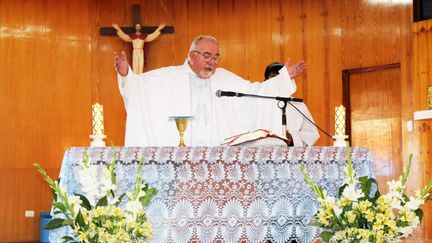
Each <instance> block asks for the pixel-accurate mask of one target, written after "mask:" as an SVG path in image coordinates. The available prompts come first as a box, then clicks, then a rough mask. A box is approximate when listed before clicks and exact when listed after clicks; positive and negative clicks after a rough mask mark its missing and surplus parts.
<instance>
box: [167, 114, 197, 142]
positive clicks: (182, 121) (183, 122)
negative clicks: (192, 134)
mask: <svg viewBox="0 0 432 243" xmlns="http://www.w3.org/2000/svg"><path fill="white" fill-rule="evenodd" d="M170 118H172V119H174V120H175V123H176V126H177V130H178V131H179V134H180V142H179V145H178V146H179V147H185V146H186V144H185V142H184V133H185V131H186V128H187V124H188V121H189V119H190V118H192V117H191V116H175V117H170Z"/></svg>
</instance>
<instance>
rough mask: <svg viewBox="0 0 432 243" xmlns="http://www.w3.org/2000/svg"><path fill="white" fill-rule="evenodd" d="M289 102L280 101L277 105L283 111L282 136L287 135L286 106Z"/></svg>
mask: <svg viewBox="0 0 432 243" xmlns="http://www.w3.org/2000/svg"><path fill="white" fill-rule="evenodd" d="M287 103H288V101H286V100H279V102H278V103H277V106H278V107H279V108H280V109H281V111H282V134H283V135H285V137H286V136H287V135H286V132H287V119H286V106H287Z"/></svg>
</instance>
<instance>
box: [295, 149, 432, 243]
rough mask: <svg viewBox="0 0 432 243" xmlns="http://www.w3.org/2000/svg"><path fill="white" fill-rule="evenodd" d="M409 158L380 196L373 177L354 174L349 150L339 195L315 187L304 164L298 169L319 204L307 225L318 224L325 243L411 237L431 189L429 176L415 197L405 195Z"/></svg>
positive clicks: (392, 240)
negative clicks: (397, 177) (336, 196)
mask: <svg viewBox="0 0 432 243" xmlns="http://www.w3.org/2000/svg"><path fill="white" fill-rule="evenodd" d="M411 160H412V156H410V158H409V163H408V165H407V168H406V169H405V172H404V173H403V175H402V176H400V178H399V180H397V181H394V180H392V181H390V182H387V184H388V186H389V191H388V193H387V194H384V195H380V193H379V191H378V185H377V182H376V180H375V179H373V178H367V177H360V178H358V179H357V178H356V177H355V172H354V170H353V165H352V160H351V151H350V150H349V149H348V150H347V166H346V168H345V173H346V181H345V184H344V185H342V186H341V187H340V188H339V198H334V197H331V196H328V195H327V192H326V191H325V190H323V189H322V188H320V187H318V186H317V185H316V184H315V182H314V181H313V180H312V179H311V178H310V177H309V176H308V174H307V172H306V169H305V165H304V164H303V165H302V167H301V170H302V173H303V175H304V178H305V181H306V182H307V183H308V184H309V185H310V186H311V189H312V190H313V191H314V192H315V194H316V196H317V199H318V203H319V209H318V212H317V213H316V214H315V216H314V219H313V220H312V222H311V224H310V225H313V226H319V227H321V233H320V237H321V239H322V240H323V241H324V242H377V243H379V242H396V241H398V240H400V239H401V238H404V237H408V236H410V235H411V234H412V232H413V230H414V229H415V228H416V227H417V226H419V224H420V222H421V220H422V217H423V211H422V210H421V208H420V207H421V206H422V205H423V204H424V203H425V201H426V200H427V199H428V197H429V192H430V190H431V189H432V179H431V180H430V181H429V184H428V185H427V186H426V187H425V188H424V189H423V190H422V191H419V190H417V191H416V195H415V196H411V197H408V196H407V195H405V194H404V192H403V191H404V188H405V183H406V181H407V178H408V175H409V173H410V168H411ZM372 188H373V189H372ZM371 189H372V190H371ZM375 189H376V191H375V192H374V190H375ZM371 191H372V192H371Z"/></svg>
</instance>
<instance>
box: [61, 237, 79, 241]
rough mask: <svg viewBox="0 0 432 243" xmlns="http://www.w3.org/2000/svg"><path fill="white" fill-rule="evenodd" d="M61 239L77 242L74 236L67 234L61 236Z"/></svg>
mask: <svg viewBox="0 0 432 243" xmlns="http://www.w3.org/2000/svg"><path fill="white" fill-rule="evenodd" d="M61 240H62V242H77V241H76V240H75V239H74V238H72V237H70V236H67V235H65V236H63V237H62V238H61Z"/></svg>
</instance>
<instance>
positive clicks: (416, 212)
mask: <svg viewBox="0 0 432 243" xmlns="http://www.w3.org/2000/svg"><path fill="white" fill-rule="evenodd" d="M414 213H415V214H416V215H417V217H419V220H420V222H421V221H422V219H423V210H421V209H420V208H418V209H417V210H416V211H414Z"/></svg>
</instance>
